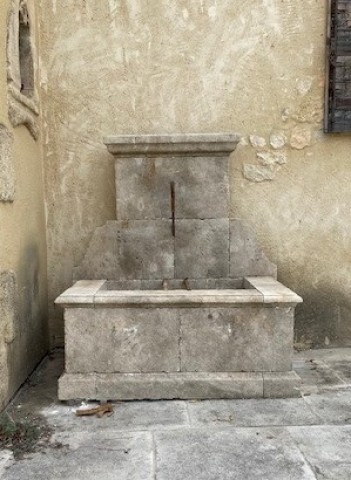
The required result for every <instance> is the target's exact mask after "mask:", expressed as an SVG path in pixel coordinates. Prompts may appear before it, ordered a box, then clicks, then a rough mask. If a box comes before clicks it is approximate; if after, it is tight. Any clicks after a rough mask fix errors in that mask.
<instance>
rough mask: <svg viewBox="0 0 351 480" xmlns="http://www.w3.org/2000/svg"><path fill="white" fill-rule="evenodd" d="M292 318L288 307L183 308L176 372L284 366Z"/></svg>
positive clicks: (287, 366) (286, 367)
mask: <svg viewBox="0 0 351 480" xmlns="http://www.w3.org/2000/svg"><path fill="white" fill-rule="evenodd" d="M293 329H294V317H293V311H292V309H289V308H274V309H270V308H262V307H250V306H246V307H243V308H209V309H184V310H183V311H182V317H181V360H182V365H181V369H182V371H185V372H186V371H192V372H194V371H195V372H196V371H198V372H205V371H208V372H215V371H217V372H218V371H221V372H231V371H233V372H241V371H245V372H263V371H280V372H282V371H289V370H291V363H292V354H293V351H292V345H293Z"/></svg>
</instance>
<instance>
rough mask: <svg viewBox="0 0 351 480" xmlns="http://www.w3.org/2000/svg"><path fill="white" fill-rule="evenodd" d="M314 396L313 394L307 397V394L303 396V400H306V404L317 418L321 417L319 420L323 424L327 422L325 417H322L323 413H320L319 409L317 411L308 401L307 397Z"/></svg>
mask: <svg viewBox="0 0 351 480" xmlns="http://www.w3.org/2000/svg"><path fill="white" fill-rule="evenodd" d="M311 397H312V395H307V396H306V397H305V396H302V398H303V400H304V403H305V405H306V407H307V408H308V409H309V410H310V412H311V413H313V415H315V416H316V417H317V418H319V420H320V421H321V424H323V425H324V424H325V421H326V420H325V418H324V417H322V415H320V414H319V413H318V411H317V410H318V409H317V410H316V411H315V410H314V409H313V407H312V405H311V404H310V403H309V402H308V400H306V399H307V398H308V399H310V398H311Z"/></svg>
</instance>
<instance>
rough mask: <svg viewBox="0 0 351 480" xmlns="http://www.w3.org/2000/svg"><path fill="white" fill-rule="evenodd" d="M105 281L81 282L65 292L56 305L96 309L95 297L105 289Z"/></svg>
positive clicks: (56, 301)
mask: <svg viewBox="0 0 351 480" xmlns="http://www.w3.org/2000/svg"><path fill="white" fill-rule="evenodd" d="M104 284H105V280H80V281H78V282H76V283H75V284H74V285H73V286H72V287H70V288H68V289H67V290H66V291H64V292H63V293H62V294H61V295H60V296H59V297H58V298H57V299H56V300H55V304H57V305H61V306H63V307H65V306H67V307H71V306H73V305H74V306H75V307H85V308H94V295H95V294H96V293H97V292H98V291H99V290H100V288H103V286H104Z"/></svg>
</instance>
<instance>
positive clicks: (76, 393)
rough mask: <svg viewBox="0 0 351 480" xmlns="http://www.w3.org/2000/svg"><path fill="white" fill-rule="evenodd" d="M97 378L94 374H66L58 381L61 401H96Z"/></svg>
mask: <svg viewBox="0 0 351 480" xmlns="http://www.w3.org/2000/svg"><path fill="white" fill-rule="evenodd" d="M95 397H96V376H95V374H94V373H90V374H89V373H85V374H79V373H75V374H70V373H64V374H63V375H62V376H61V377H60V378H59V381H58V398H59V400H76V399H81V400H85V399H95Z"/></svg>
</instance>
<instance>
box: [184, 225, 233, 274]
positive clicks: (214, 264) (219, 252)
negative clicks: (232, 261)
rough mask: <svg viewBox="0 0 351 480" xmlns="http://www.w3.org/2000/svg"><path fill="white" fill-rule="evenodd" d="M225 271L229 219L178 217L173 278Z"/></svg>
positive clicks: (227, 260)
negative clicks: (174, 276)
mask: <svg viewBox="0 0 351 480" xmlns="http://www.w3.org/2000/svg"><path fill="white" fill-rule="evenodd" d="M228 272H229V221H228V220H227V219H217V220H178V221H177V222H176V235H175V275H176V278H186V277H189V278H201V277H217V278H218V277H226V276H228Z"/></svg>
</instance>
